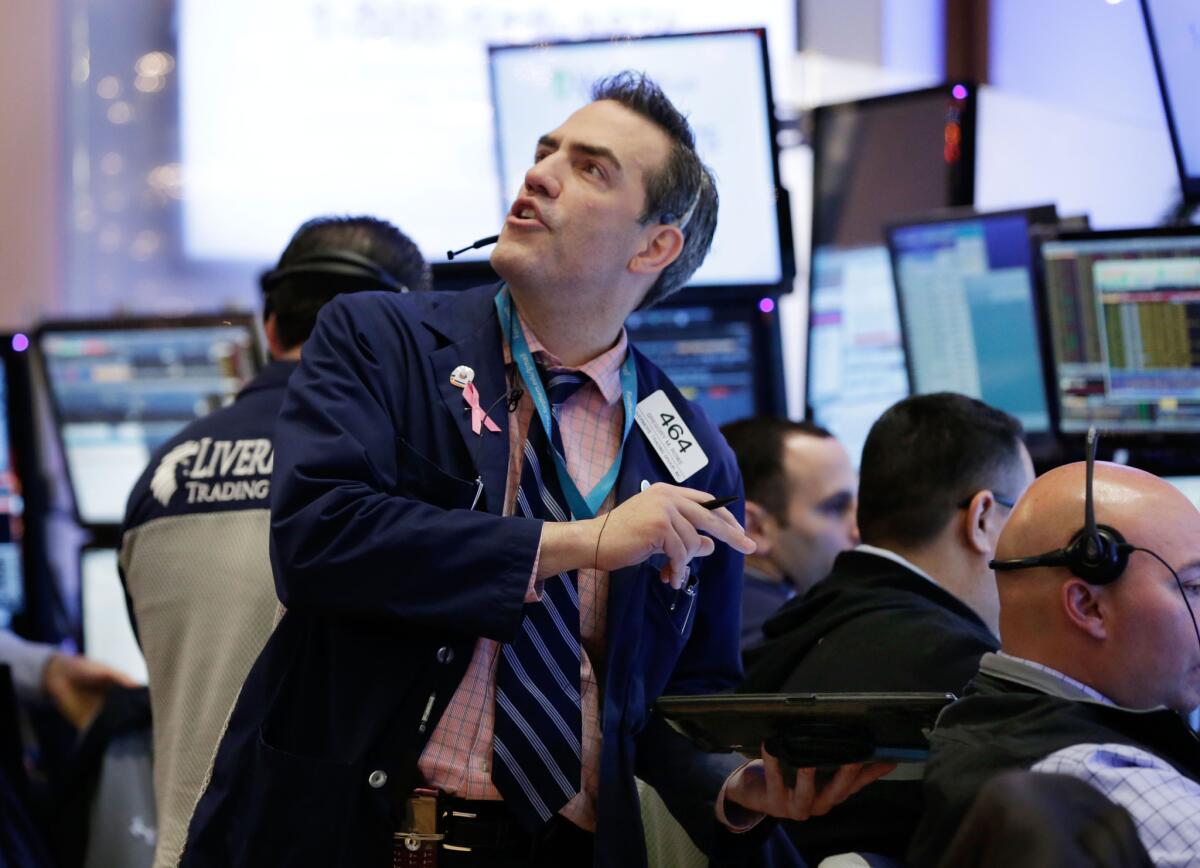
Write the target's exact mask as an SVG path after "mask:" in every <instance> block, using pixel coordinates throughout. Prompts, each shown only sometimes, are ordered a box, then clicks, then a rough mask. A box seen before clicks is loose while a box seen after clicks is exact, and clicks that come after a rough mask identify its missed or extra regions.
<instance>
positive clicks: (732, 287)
mask: <svg viewBox="0 0 1200 868" xmlns="http://www.w3.org/2000/svg"><path fill="white" fill-rule="evenodd" d="M733 35H755V36H757V37H758V43H759V57H760V59H761V72H762V77H763V93H764V96H765V98H766V101H767V105H766V115H767V137H768V139H769V146H770V148H769V149H770V156H771V174H772V183H773V184H774V188H775V225H776V227H777V232H778V238H777V239H776V243H777V247H778V250H779V274H780V278H779V281H778V282H777V283H714V284H692V283H688V284H686V285H685V286H684V287H683V290H687V291H688V292H689V293H691V295H692V297H693V298H700V297H702V298H704V299H705V300H707V301H713V302H720V301H724V300H727V299H740V300H747V299H750V298H753V299H755V300H757V299H758V298H760V297H763V296H768V297H772V298H775V297H778V296H779V295H781V294H783V293H787V292H791V291H792V288H793V284H794V283H795V280H796V248H795V241H794V238H793V232H792V212H791V199H790V196H789V193H788V191H787V189H785V188H784V186H783V181H782V175H781V171H780V166H779V163H780V160H779V153H780V147H779V119H778V118H777V117H776V116H775V92H774V88H773V84H772V81H771V61H770V55H769V52H768V49H767V31H766V29H765V28H763V27H735V28H727V29H722V30H695V31H686V32H682V33H648V34H645V35H640V36H629V35H628V34H611V35H608V36H595V37H588V38H585V39H557V40H548V41H541V42H532V43H494V44H489V45H488V88H489V92H490V95H491V102H492V127H493V133H494V134H493V137H492V138H493V143H494V145H495V147H494V153H495V159H496V182H497V183H498V184H499V185H500V201H502V202H508V201H509V198H510V196H511V195H512V192H511V190H508V189H505V184H504V144H503V142H502V141H501V135H500V105H499V101H498V99H497V86H496V64H495V57H496V55H497V54H500V53H503V52H510V51H545V50H549V49H554V48H563V47H567V46H577V45H601V44H605V43H630V42H646V41H650V40H666V39H694V38H696V37H722V36H733ZM718 184H719V181H718ZM718 192H719V187H718ZM681 291H682V290H681Z"/></svg>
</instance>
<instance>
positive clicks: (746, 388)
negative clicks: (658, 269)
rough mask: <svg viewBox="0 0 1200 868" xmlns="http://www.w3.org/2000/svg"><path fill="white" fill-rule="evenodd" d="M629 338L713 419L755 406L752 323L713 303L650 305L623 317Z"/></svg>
mask: <svg viewBox="0 0 1200 868" xmlns="http://www.w3.org/2000/svg"><path fill="white" fill-rule="evenodd" d="M626 328H627V329H628V331H629V339H630V341H632V342H633V344H634V345H635V346H636V347H637V348H638V349H639V350H641V351H642V352H643V353H645V354H646V356H647V357H648V358H649V359H650V361H652V362H654V363H655V364H656V365H658V367H660V368H662V370H663V371H664V372H666V374H667V376H668V377H670V378H671V382H673V383H674V384H675V386H676V387H677V388H678V389H679V391H680V392H681V393H682V394H683V396H684V397H685V398H687V399H688V400H691V401H695V402H697V403H698V404H699V405H700V406H701V407H703V408H704V412H705V413H707V414H708V418H709V419H711V420H712V421H713V422H714V423H715V424H717V425H724V424H725V423H726V422H732V421H734V420H735V419H742V418H744V417H746V416H752V415H754V414H755V412H756V411H757V394H758V389H757V385H756V380H755V367H756V365H755V341H754V326H753V324H752V323H751V322H750V321H749V320H747V319H741V318H738V319H728V318H726V317H724V316H722V315H721V313H720V312H719V310H718V309H715V308H712V307H678V308H651V309H650V310H645V311H637V312H635V313H633V314H632V315H630V317H629V320H628V321H627V322H626Z"/></svg>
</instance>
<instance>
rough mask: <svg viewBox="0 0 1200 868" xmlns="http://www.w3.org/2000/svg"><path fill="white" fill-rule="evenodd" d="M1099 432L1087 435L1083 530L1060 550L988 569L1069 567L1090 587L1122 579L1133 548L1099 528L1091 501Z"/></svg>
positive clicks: (1111, 531)
mask: <svg viewBox="0 0 1200 868" xmlns="http://www.w3.org/2000/svg"><path fill="white" fill-rule="evenodd" d="M1098 440H1099V437H1098V436H1097V435H1096V429H1095V428H1091V429H1089V430H1088V434H1087V481H1086V484H1085V488H1084V501H1083V527H1081V528H1080V529H1079V530H1078V531H1076V533H1075V535H1074V536H1073V537H1071V541H1070V542H1069V543H1067V544H1066V546H1065V547H1063V548H1061V549H1055V550H1054V551H1051V552H1043V553H1042V554H1040V555H1033V556H1032V557H1028V558H1012V559H1009V560H1003V561H995V560H994V561H992V562H991V563H990V564H988V566H990V567H991V568H992V569H993V570H996V571H997V572H1005V571H1011V570H1028V569H1031V568H1033V567H1066V568H1067V569H1068V570H1070V571H1071V573H1072V575H1076V576H1078V577H1079V578H1081V579H1083V580H1084V581H1085V582H1087V583H1088V584H1090V585H1107V584H1111V583H1112V582H1115V581H1116V580H1117V579H1119V578H1121V574H1122V573H1124V572H1125V567H1126V566H1128V565H1129V555H1130V554H1131V553H1132V552H1133V550H1134V547H1133V546H1131V545H1130V544H1129V543H1127V542H1126V541H1125V537H1124V536H1122V535H1121V532H1120V531H1119V530H1117V529H1116V528H1115V527H1110V526H1109V525H1106V524H1096V507H1095V503H1094V502H1093V499H1092V476H1093V474H1094V472H1095V465H1096V445H1097V441H1098Z"/></svg>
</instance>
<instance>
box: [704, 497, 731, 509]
mask: <svg viewBox="0 0 1200 868" xmlns="http://www.w3.org/2000/svg"><path fill="white" fill-rule="evenodd" d="M737 499H738V496H737V495H736V494H731V495H729V496H728V497H714V498H713V499H712V500H709V501H706V502H704V503H702V504H700V505H701V506H702V507H704V508H705V509H720V508H721V507H723V506H729V504H731V503H733V502H734V501H735V500H737Z"/></svg>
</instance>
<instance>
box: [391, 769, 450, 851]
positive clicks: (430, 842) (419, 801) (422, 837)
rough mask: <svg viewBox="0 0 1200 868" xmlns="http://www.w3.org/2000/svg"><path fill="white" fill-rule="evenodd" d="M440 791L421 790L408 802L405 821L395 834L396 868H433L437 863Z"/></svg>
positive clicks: (407, 800)
mask: <svg viewBox="0 0 1200 868" xmlns="http://www.w3.org/2000/svg"><path fill="white" fill-rule="evenodd" d="M437 821H438V807H437V790H430V789H425V788H421V789H417V790H414V791H413V794H412V795H411V796H409V797H408V798H407V799H405V801H404V822H403V823H402V824H401V827H400V830H399V831H397V832H395V833H393V835H392V864H393V866H394V868H418V866H421V868H432V866H435V865H437V850H438V842H440V841H441V840H442V838H444V837H445V836H444V835H441V834H439V833H438V828H437Z"/></svg>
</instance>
